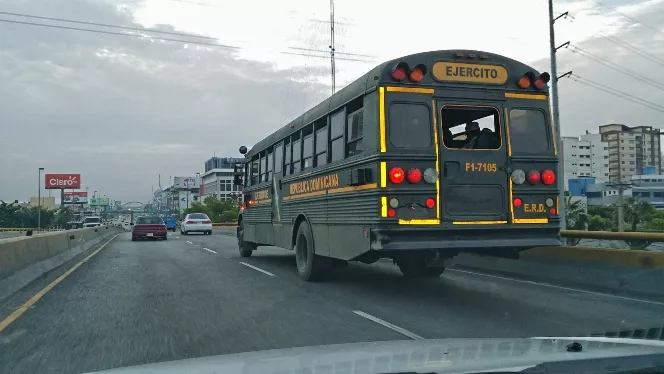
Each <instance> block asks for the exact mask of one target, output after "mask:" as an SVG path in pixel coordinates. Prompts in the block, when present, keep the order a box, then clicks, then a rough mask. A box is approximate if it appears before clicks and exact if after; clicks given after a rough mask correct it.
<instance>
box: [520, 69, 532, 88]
mask: <svg viewBox="0 0 664 374" xmlns="http://www.w3.org/2000/svg"><path fill="white" fill-rule="evenodd" d="M533 80H535V74H534V73H533V72H532V71H529V72H527V73H526V74H524V75H523V76H522V77H521V78H519V81H518V82H517V85H519V87H521V88H523V89H526V88H528V87H530V85H531V84H532V82H533Z"/></svg>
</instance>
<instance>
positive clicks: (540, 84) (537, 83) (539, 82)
mask: <svg viewBox="0 0 664 374" xmlns="http://www.w3.org/2000/svg"><path fill="white" fill-rule="evenodd" d="M534 86H535V88H537V89H538V90H541V89H542V88H544V86H546V83H544V82H543V81H542V80H541V79H538V80H536V81H535V84H534Z"/></svg>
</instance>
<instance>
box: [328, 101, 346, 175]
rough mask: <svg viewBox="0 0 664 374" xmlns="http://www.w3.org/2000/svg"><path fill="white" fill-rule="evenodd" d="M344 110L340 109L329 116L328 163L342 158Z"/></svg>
mask: <svg viewBox="0 0 664 374" xmlns="http://www.w3.org/2000/svg"><path fill="white" fill-rule="evenodd" d="M345 122H346V110H345V109H341V110H340V111H338V112H336V113H334V114H333V115H331V116H330V162H334V161H337V160H341V159H343V158H344V151H345V149H344V127H345V126H344V123H345Z"/></svg>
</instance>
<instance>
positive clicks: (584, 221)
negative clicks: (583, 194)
mask: <svg viewBox="0 0 664 374" xmlns="http://www.w3.org/2000/svg"><path fill="white" fill-rule="evenodd" d="M565 220H566V222H567V229H568V230H586V229H587V226H588V214H587V213H586V209H585V204H584V202H583V201H582V200H578V199H577V200H572V196H571V195H570V196H566V197H565ZM579 241H580V239H575V238H568V239H567V244H569V245H577V244H578V243H579Z"/></svg>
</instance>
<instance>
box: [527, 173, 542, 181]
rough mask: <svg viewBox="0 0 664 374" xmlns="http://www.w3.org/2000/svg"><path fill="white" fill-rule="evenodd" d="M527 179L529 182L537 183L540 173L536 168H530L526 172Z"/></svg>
mask: <svg viewBox="0 0 664 374" xmlns="http://www.w3.org/2000/svg"><path fill="white" fill-rule="evenodd" d="M527 179H528V183H530V184H539V182H540V180H541V178H540V173H539V172H538V171H537V170H531V171H529V172H528V177H527Z"/></svg>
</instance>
